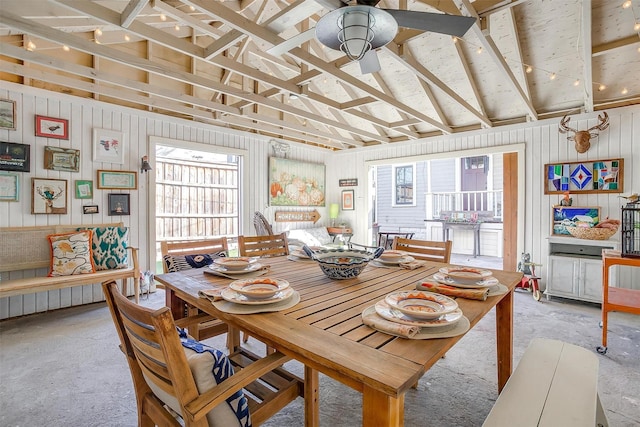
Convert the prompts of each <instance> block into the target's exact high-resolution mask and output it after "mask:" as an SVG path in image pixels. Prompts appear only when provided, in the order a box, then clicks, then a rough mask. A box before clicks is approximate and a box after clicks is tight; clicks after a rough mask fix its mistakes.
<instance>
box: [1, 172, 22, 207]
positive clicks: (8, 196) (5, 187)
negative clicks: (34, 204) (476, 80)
mask: <svg viewBox="0 0 640 427" xmlns="http://www.w3.org/2000/svg"><path fill="white" fill-rule="evenodd" d="M19 196H20V175H18V174H17V173H0V201H4V202H17V201H18V199H19Z"/></svg>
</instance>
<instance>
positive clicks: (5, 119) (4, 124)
mask: <svg viewBox="0 0 640 427" xmlns="http://www.w3.org/2000/svg"><path fill="white" fill-rule="evenodd" d="M0 128H1V129H9V130H16V101H12V100H10V99H0Z"/></svg>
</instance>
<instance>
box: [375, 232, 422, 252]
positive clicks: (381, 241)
mask: <svg viewBox="0 0 640 427" xmlns="http://www.w3.org/2000/svg"><path fill="white" fill-rule="evenodd" d="M414 235H415V233H400V232H387V231H379V232H378V246H381V247H383V248H385V249H391V248H392V246H393V239H394V238H396V237H402V238H404V239H413V236H414Z"/></svg>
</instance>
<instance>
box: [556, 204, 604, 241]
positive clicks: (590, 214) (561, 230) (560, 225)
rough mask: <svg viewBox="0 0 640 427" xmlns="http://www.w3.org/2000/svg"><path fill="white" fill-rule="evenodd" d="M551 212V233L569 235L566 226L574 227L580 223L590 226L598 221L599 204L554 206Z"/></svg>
mask: <svg viewBox="0 0 640 427" xmlns="http://www.w3.org/2000/svg"><path fill="white" fill-rule="evenodd" d="M551 212H552V213H551V224H552V226H551V234H552V235H554V236H568V237H571V234H570V233H569V232H568V231H567V226H569V227H576V226H579V225H580V223H586V224H588V225H589V226H591V225H593V224H596V223H597V222H599V221H600V207H599V206H554V207H553V208H552V211H551Z"/></svg>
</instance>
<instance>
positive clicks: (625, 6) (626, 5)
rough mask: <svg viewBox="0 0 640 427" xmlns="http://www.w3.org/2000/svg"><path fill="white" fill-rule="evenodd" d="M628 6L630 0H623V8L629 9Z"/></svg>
mask: <svg viewBox="0 0 640 427" xmlns="http://www.w3.org/2000/svg"><path fill="white" fill-rule="evenodd" d="M630 7H631V0H625V2H624V3H622V8H623V9H629V8H630Z"/></svg>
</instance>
